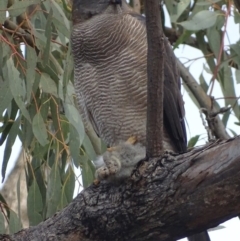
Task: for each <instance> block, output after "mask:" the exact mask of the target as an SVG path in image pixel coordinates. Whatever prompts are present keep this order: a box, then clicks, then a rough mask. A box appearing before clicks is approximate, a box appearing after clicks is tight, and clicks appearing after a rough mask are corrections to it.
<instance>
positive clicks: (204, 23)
mask: <svg viewBox="0 0 240 241" xmlns="http://www.w3.org/2000/svg"><path fill="white" fill-rule="evenodd" d="M218 14H219V13H217V12H211V11H208V10H203V11H201V12H198V13H196V14H195V15H194V16H193V17H192V18H191V19H190V20H187V21H183V22H181V23H179V24H180V25H182V26H183V27H184V28H185V29H187V30H189V31H199V30H202V29H206V28H210V27H212V26H213V25H214V24H215V23H216V21H217V17H218Z"/></svg>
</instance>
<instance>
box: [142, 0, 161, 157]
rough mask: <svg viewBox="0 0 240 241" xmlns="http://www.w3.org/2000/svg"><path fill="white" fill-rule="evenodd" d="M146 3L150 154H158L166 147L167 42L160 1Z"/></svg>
mask: <svg viewBox="0 0 240 241" xmlns="http://www.w3.org/2000/svg"><path fill="white" fill-rule="evenodd" d="M144 3H145V12H146V28H147V42H148V53H147V74H148V82H147V103H148V104H147V147H146V154H147V157H156V156H159V155H161V154H162V151H163V98H164V91H163V89H164V87H163V86H164V56H165V54H164V53H165V44H164V35H163V29H162V22H161V12H160V10H159V3H158V1H155V0H147V1H145V2H144Z"/></svg>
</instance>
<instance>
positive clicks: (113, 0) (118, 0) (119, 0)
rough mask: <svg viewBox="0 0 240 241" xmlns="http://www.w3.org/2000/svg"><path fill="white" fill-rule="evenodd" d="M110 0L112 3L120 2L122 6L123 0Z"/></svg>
mask: <svg viewBox="0 0 240 241" xmlns="http://www.w3.org/2000/svg"><path fill="white" fill-rule="evenodd" d="M110 2H111V3H112V4H119V5H120V6H122V0H111V1H110Z"/></svg>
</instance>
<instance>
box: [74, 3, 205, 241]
mask: <svg viewBox="0 0 240 241" xmlns="http://www.w3.org/2000/svg"><path fill="white" fill-rule="evenodd" d="M72 21H73V28H72V36H71V43H72V53H73V59H74V85H75V92H76V99H77V104H78V108H79V112H80V114H81V116H82V121H83V123H84V126H85V131H86V133H87V134H89V135H90V134H91V133H92V131H94V132H95V133H96V134H97V135H98V136H99V137H100V138H101V139H102V140H103V141H104V142H105V143H106V144H107V145H108V146H109V147H110V149H109V150H108V151H107V152H105V153H104V154H103V156H102V160H101V161H100V162H99V163H100V164H99V166H98V167H97V176H98V177H99V178H100V179H108V180H111V181H116V179H119V178H120V179H122V178H127V177H128V176H129V175H130V174H131V170H132V169H133V166H134V165H135V164H136V163H137V162H138V160H140V159H141V157H143V156H144V154H145V147H146V123H147V115H146V112H147V36H146V23H145V18H144V17H143V16H142V15H140V14H138V13H136V12H134V11H133V10H132V9H131V8H130V7H129V6H128V4H127V2H126V1H125V0H73V7H72ZM164 46H165V53H164V54H165V56H164V60H165V63H164V99H163V116H164V125H163V137H164V138H163V148H164V149H166V150H170V151H173V152H176V153H183V152H185V151H186V150H187V136H186V128H185V122H184V116H185V112H184V102H183V99H182V95H181V90H180V86H181V83H180V76H179V72H178V69H177V63H176V58H175V56H174V53H173V50H172V48H171V46H170V44H169V43H168V40H167V38H165V39H164ZM136 142H137V144H135V143H136ZM126 152H127V154H126ZM114 160H115V161H114ZM121 170H122V171H121ZM121 174H122V175H121ZM114 177H116V178H114ZM204 234H205V239H204V238H201V237H200V238H201V239H199V240H201V241H209V237H208V234H207V232H204ZM195 236H196V237H198V235H195Z"/></svg>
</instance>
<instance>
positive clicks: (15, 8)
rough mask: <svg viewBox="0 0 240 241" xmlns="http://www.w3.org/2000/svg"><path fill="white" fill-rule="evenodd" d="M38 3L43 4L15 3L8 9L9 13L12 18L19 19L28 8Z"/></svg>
mask: <svg viewBox="0 0 240 241" xmlns="http://www.w3.org/2000/svg"><path fill="white" fill-rule="evenodd" d="M1 1H2V0H1ZM37 3H41V0H24V1H15V2H14V3H13V5H12V6H11V7H10V8H8V12H9V14H10V15H11V16H12V17H17V16H19V15H20V14H22V13H24V12H25V11H26V8H27V7H29V6H31V5H33V4H37Z"/></svg>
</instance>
